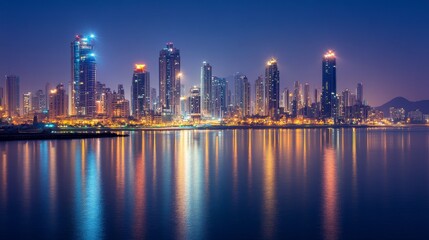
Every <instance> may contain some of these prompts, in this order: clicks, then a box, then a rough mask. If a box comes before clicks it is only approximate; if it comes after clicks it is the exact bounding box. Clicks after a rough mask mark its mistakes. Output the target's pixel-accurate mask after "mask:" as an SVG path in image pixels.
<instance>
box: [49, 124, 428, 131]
mask: <svg viewBox="0 0 429 240" xmlns="http://www.w3.org/2000/svg"><path fill="white" fill-rule="evenodd" d="M409 127H429V126H428V125H425V124H407V125H385V126H376V125H311V124H309V125H292V124H290V125H284V126H262V125H257V126H183V127H180V126H178V127H98V128H97V127H91V128H80V127H78V128H76V127H74V128H58V129H55V131H57V132H68V131H76V132H88V131H112V132H119V131H184V130H242V129H256V130H258V129H327V128H333V129H348V128H409Z"/></svg>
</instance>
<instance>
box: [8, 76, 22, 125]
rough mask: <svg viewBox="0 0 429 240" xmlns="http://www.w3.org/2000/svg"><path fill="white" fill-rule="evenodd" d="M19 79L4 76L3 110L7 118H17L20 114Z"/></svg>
mask: <svg viewBox="0 0 429 240" xmlns="http://www.w3.org/2000/svg"><path fill="white" fill-rule="evenodd" d="M19 96H20V95H19V77H18V76H16V75H7V76H6V86H5V108H6V113H7V116H8V117H18V116H19V115H20V114H19V113H20V101H19V99H20V97H19Z"/></svg>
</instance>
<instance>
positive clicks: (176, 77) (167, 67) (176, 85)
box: [159, 42, 181, 115]
mask: <svg viewBox="0 0 429 240" xmlns="http://www.w3.org/2000/svg"><path fill="white" fill-rule="evenodd" d="M180 78H181V73H180V51H179V49H177V48H175V47H174V46H173V43H171V42H170V43H167V46H166V47H165V48H163V49H162V50H161V51H160V53H159V103H160V105H161V109H162V111H163V113H166V114H172V115H177V114H179V106H180V105H179V104H180Z"/></svg>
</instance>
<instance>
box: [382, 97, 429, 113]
mask: <svg viewBox="0 0 429 240" xmlns="http://www.w3.org/2000/svg"><path fill="white" fill-rule="evenodd" d="M391 107H394V108H403V109H405V113H408V112H410V111H415V110H417V109H419V110H420V111H421V112H422V113H423V114H429V100H422V101H416V102H412V101H410V100H408V99H406V98H404V97H396V98H394V99H392V100H390V101H388V102H387V103H385V104H383V105H381V106H379V107H376V109H378V110H380V111H382V112H383V113H384V116H389V108H391Z"/></svg>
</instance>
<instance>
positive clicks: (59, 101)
mask: <svg viewBox="0 0 429 240" xmlns="http://www.w3.org/2000/svg"><path fill="white" fill-rule="evenodd" d="M67 101H68V97H67V93H66V89H65V88H64V85H63V84H62V83H60V84H58V85H57V86H56V88H54V89H52V90H50V92H49V117H51V118H57V117H66V116H67V115H68V102H67Z"/></svg>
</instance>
